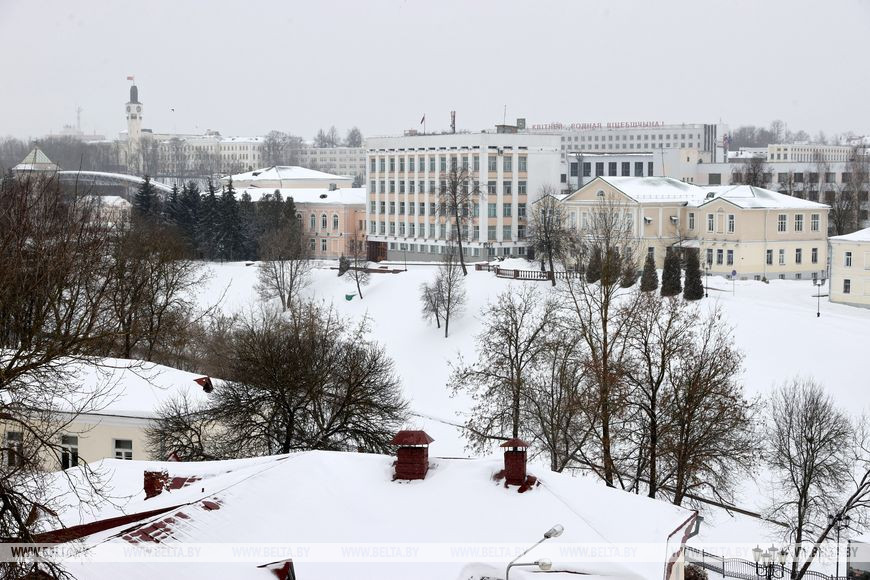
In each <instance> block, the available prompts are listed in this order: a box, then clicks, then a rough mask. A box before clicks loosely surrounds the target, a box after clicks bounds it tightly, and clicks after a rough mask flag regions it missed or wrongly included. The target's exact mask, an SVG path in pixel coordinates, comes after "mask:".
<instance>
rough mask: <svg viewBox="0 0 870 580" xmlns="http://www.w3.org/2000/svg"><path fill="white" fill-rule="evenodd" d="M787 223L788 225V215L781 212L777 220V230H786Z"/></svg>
mask: <svg viewBox="0 0 870 580" xmlns="http://www.w3.org/2000/svg"><path fill="white" fill-rule="evenodd" d="M787 225H788V216H787V215H785V214H784V213H781V214H779V217H778V218H777V222H776V231H778V232H784V231H786V229H788V228H787Z"/></svg>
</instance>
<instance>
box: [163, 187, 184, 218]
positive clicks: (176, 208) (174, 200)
mask: <svg viewBox="0 0 870 580" xmlns="http://www.w3.org/2000/svg"><path fill="white" fill-rule="evenodd" d="M163 210H164V211H163V219H164V221H165V222H166V223H168V224H170V225H173V226H176V227H177V226H179V225H180V223H179V222H180V221H181V220H182V217H181V198H180V197H179V194H178V184H175V185H173V186H172V193H170V194H169V200H168V201H167V202H166V206H165V207H164V208H163Z"/></svg>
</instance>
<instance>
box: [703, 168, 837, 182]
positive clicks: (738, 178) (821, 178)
mask: <svg viewBox="0 0 870 580" xmlns="http://www.w3.org/2000/svg"><path fill="white" fill-rule="evenodd" d="M805 178H806V179H805ZM851 179H852V174H851V173H849V172H842V173H840V183H849V181H850V180H851ZM761 181H762V183H765V184H767V183H773V173H772V172H770V171H765V172H764V173H762V174H761ZM731 182H732V183H742V182H743V173H742V172H740V171H735V172H733V173H732V179H731ZM776 182H777V183H779V184H789V183H837V174H836V173H834V172H830V171H829V172H825V173H815V172H811V173H804V172H802V171H796V172H783V171H780V172H778V173H777V174H776ZM707 183H708V184H709V185H722V174H721V173H708V174H707Z"/></svg>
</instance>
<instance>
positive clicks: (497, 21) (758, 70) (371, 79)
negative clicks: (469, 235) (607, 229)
mask: <svg viewBox="0 0 870 580" xmlns="http://www.w3.org/2000/svg"><path fill="white" fill-rule="evenodd" d="M868 38H870V1H863V0H843V1H831V0H825V1H821V0H820V1H818V2H803V1H794V0H786V1H782V2H780V1H767V0H766V1H764V2H760V1H743V2H737V1H731V2H718V1H716V2H712V1H709V0H692V1H685V2H684V1H670V0H655V1H648V0H644V1H637V2H614V1H612V0H598V1H596V2H579V1H571V2H568V1H565V2H555V1H541V0H534V1H531V0H516V1H514V0H498V1H491V2H490V1H486V2H485V1H474V0H456V1H454V0H432V1H426V2H423V1H413V0H407V1H399V0H384V1H372V2H368V1H363V0H353V1H351V0H345V1H324V0H317V1H307V2H290V1H272V2H265V1H255V0H208V1H205V0H203V1H201V2H196V1H192V0H190V1H188V0H140V1H138V2H131V1H123V2H122V1H116V0H105V1H90V0H75V1H70V0H0V62H2V63H3V71H2V79H3V80H2V82H0V136H2V135H14V136H18V137H22V138H24V137H39V136H41V135H43V134H45V133H48V132H49V131H57V130H59V129H60V128H61V127H62V126H63V125H64V124H66V123H73V122H74V121H75V108H76V106H77V105H78V106H80V107H82V109H83V112H82V128H83V129H84V130H85V131H86V132H93V131H96V132H98V133H103V134H105V135H107V136H110V137H111V136H115V135H116V134H117V133H118V131H121V130H123V129H124V128H125V121H124V112H123V105H124V103H125V102H126V101H127V96H128V87H129V84H130V83H129V82H128V81H127V80H126V77H127V75H135V76H136V84H137V85H138V87H139V97H140V100H141V101H142V102H143V103H144V104H145V126H146V127H148V128H151V129H153V130H155V131H161V132H173V131H178V132H201V131H204V130H205V129H217V130H220V131H221V133H222V134H224V135H259V134H264V133H266V132H267V131H269V130H271V129H279V130H282V131H289V132H292V133H295V134H298V135H301V136H303V137H305V138H307V139H310V138H311V137H312V136H313V135H314V133H315V132H316V131H317V129H318V128H319V127H321V126H324V127H328V126H329V125H335V126H336V127H338V129H339V130H340V132H341V133H342V135H343V134H344V132H345V131H346V130H347V129H348V128H349V127H350V126H353V125H357V126H359V128H360V129H361V130H362V131H363V134H364V135H367V136H368V135H384V134H395V133H399V132H401V131H402V130H403V129H406V128H415V127H417V126H418V124H419V121H420V117H421V116H422V115H423V114H425V115H426V118H427V127H428V129H429V130H433V129H439V128H447V126H448V125H449V112H450V111H451V110H456V112H457V127H458V128H459V129H482V128H486V127H489V126H490V125H492V124H494V123H496V122H501V120H502V117H503V115H504V111H505V106H507V119H508V120H509V121H510V120H513V119H515V118H516V117H525V118H526V119H527V120H528V122H529V123H542V122H549V121H561V122H575V121H577V122H590V121H602V122H606V121H628V120H643V121H663V122H693V123H700V122H704V123H706V122H719V121H720V120H721V121H722V122H724V123H727V124H729V125H731V126H732V127H734V126H737V125H740V124H764V125H767V124H768V123H769V122H770V121H771V120H772V119H775V118H779V119H782V120H784V121H786V122H787V123H788V126H789V128H790V129H795V130H796V129H798V128H803V129H806V130H808V131H810V132H812V133H815V132H816V131H818V130H820V129H823V130H825V131H827V132H828V133H832V132H842V131H846V130H850V129H851V130H854V131H856V132H858V133H870V114H868V108H870V107H868V104H870V62H868V61H870V59H868V56H870V47H868V44H867V39H868ZM173 108H174V109H175V112H174V113H173V112H172V111H171V109H173Z"/></svg>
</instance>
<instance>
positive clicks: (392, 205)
mask: <svg viewBox="0 0 870 580" xmlns="http://www.w3.org/2000/svg"><path fill="white" fill-rule="evenodd" d="M395 213H396V202H395V201H391V202H390V215H395Z"/></svg>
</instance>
